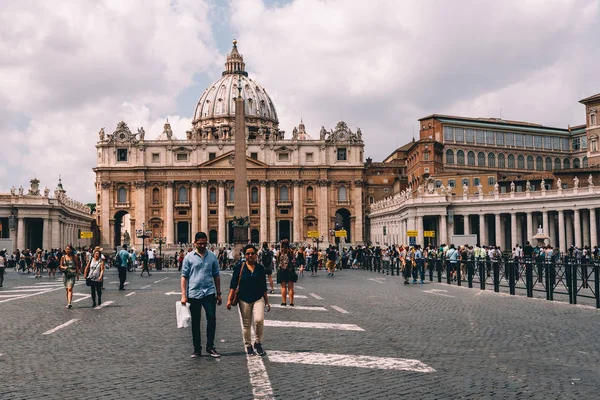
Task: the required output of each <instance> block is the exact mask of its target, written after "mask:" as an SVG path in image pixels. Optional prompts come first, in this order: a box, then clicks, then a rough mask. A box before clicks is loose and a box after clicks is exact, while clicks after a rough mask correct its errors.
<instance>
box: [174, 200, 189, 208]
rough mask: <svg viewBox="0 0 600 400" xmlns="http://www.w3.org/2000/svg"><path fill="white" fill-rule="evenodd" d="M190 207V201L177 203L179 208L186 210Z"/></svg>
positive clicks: (178, 201) (176, 205)
mask: <svg viewBox="0 0 600 400" xmlns="http://www.w3.org/2000/svg"><path fill="white" fill-rule="evenodd" d="M189 206H190V202H189V201H184V200H177V201H176V202H175V207H177V208H186V207H189Z"/></svg>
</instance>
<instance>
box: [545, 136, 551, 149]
mask: <svg viewBox="0 0 600 400" xmlns="http://www.w3.org/2000/svg"><path fill="white" fill-rule="evenodd" d="M544 149H547V150H552V136H544Z"/></svg>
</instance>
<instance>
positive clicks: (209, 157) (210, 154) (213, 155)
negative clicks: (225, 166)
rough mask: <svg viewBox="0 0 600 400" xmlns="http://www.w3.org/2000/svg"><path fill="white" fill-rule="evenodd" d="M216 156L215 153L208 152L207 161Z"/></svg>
mask: <svg viewBox="0 0 600 400" xmlns="http://www.w3.org/2000/svg"><path fill="white" fill-rule="evenodd" d="M215 158H217V153H208V161H210V160H214V159H215Z"/></svg>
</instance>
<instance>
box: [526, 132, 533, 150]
mask: <svg viewBox="0 0 600 400" xmlns="http://www.w3.org/2000/svg"><path fill="white" fill-rule="evenodd" d="M525 147H529V148H531V147H533V136H532V135H525Z"/></svg>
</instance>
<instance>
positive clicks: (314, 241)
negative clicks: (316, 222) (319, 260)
mask: <svg viewBox="0 0 600 400" xmlns="http://www.w3.org/2000/svg"><path fill="white" fill-rule="evenodd" d="M312 240H313V243H315V245H316V246H317V251H318V250H319V243H321V242H324V241H325V238H324V237H323V236H322V235H321V237H318V236H317V237H313V238H312Z"/></svg>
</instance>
